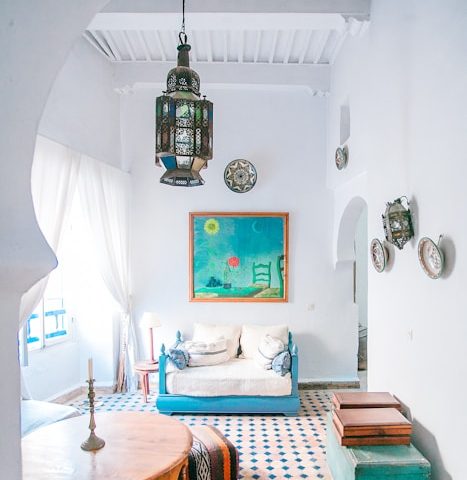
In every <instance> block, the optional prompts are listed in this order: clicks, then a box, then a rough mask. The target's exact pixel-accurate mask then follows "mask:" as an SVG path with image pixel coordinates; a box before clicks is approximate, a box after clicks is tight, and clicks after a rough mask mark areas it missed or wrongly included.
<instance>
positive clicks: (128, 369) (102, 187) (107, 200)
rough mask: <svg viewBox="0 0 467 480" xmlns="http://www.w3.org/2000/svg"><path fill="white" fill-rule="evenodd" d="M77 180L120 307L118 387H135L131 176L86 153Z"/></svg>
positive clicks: (101, 264)
mask: <svg viewBox="0 0 467 480" xmlns="http://www.w3.org/2000/svg"><path fill="white" fill-rule="evenodd" d="M78 184H79V193H80V197H81V204H82V207H83V214H84V216H85V217H86V218H87V221H88V223H89V226H90V228H91V232H92V235H93V239H94V243H95V246H96V254H97V255H96V256H97V258H98V262H99V268H100V271H101V274H102V277H103V279H104V283H105V284H106V286H107V288H108V289H109V291H110V293H111V294H112V296H113V298H114V299H115V300H116V301H117V303H118V304H119V306H120V309H121V315H122V321H121V327H120V355H119V366H118V378H117V390H118V391H123V390H125V389H127V390H129V391H134V390H136V387H137V384H136V378H135V375H134V373H133V366H134V362H135V358H136V345H137V344H136V332H135V329H134V324H133V321H132V318H131V298H130V287H129V215H130V208H129V201H130V176H129V174H127V173H124V172H122V171H121V170H117V169H116V168H113V167H110V166H108V165H106V164H103V163H101V162H98V161H96V160H94V159H92V158H89V157H86V156H84V155H83V156H82V159H81V167H80V177H79V182H78Z"/></svg>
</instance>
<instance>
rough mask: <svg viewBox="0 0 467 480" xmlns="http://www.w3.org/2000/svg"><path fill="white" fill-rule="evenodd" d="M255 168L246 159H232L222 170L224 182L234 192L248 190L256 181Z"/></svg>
mask: <svg viewBox="0 0 467 480" xmlns="http://www.w3.org/2000/svg"><path fill="white" fill-rule="evenodd" d="M257 177H258V176H257V174H256V169H255V167H254V166H253V164H252V163H251V162H249V161H248V160H243V159H237V160H232V161H231V162H230V163H229V164H228V165H227V166H226V167H225V170H224V182H225V184H226V185H227V187H229V188H230V190H232V192H236V193H246V192H249V191H250V190H251V189H252V188H253V187H254V186H255V183H256V179H257Z"/></svg>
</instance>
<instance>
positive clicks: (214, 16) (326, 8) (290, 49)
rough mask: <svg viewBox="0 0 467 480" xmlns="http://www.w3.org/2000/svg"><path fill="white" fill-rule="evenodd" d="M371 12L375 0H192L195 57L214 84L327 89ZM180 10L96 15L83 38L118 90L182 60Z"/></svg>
mask: <svg viewBox="0 0 467 480" xmlns="http://www.w3.org/2000/svg"><path fill="white" fill-rule="evenodd" d="M369 8H370V1H369V0H345V1H344V0H306V1H305V0H287V1H285V0H267V2H266V1H262V0H255V1H253V0H251V1H247V2H245V1H243V0H236V1H231V0H222V1H221V0H203V1H200V0H187V11H186V33H187V35H188V43H189V44H190V45H191V47H192V49H191V52H190V59H191V62H192V64H193V65H194V68H196V69H197V71H198V73H200V75H203V80H204V78H205V75H207V77H208V79H209V78H210V77H211V78H212V80H211V82H212V81H215V82H216V81H217V82H219V83H248V81H249V80H250V79H251V81H252V82H253V83H257V84H259V83H262V84H276V85H277V84H279V85H287V84H290V83H294V84H296V85H306V86H308V87H310V88H311V89H312V90H313V91H320V92H325V91H326V85H327V84H328V78H329V71H327V70H326V68H329V66H331V65H332V64H333V62H334V60H335V58H336V56H337V55H338V53H339V51H340V49H341V47H342V45H343V43H344V42H345V40H346V38H347V37H348V36H349V35H356V34H360V33H361V32H363V31H364V30H365V29H366V26H367V25H368V20H369ZM180 10H181V0H179V1H172V0H171V1H169V0H158V1H154V0H151V1H148V0H131V1H129V0H113V1H111V2H110V3H109V4H108V7H107V8H106V9H105V11H103V12H101V13H99V14H98V15H96V17H95V18H94V19H93V21H92V22H91V24H90V25H89V26H88V28H87V30H86V31H85V33H84V36H85V38H86V39H87V40H88V41H89V42H90V44H91V45H92V46H93V47H94V48H95V49H96V50H97V51H98V52H99V53H100V54H101V55H103V56H104V57H105V58H106V59H108V60H109V61H111V62H113V63H115V64H116V66H117V68H118V70H117V71H116V88H117V89H118V88H122V87H124V88H133V87H134V85H136V84H140V85H141V84H143V83H144V84H147V83H148V82H149V83H151V82H152V81H154V82H156V81H157V82H160V81H163V78H162V77H161V78H159V76H160V74H159V70H160V69H161V67H162V68H163V70H164V71H166V70H167V68H170V67H168V66H169V65H174V64H175V63H176V58H177V45H178V43H179V40H178V32H179V31H180V25H181V19H182V15H181V11H180ZM138 65H139V66H140V69H139V70H135V68H136V66H138ZM221 66H222V69H221V70H219V69H220V68H221ZM153 67H154V68H156V70H154V68H153ZM141 68H143V70H141ZM203 69H204V72H205V73H204V72H203ZM210 69H211V70H210ZM212 69H214V70H212ZM211 73H212V75H211ZM234 77H238V78H234ZM241 78H242V79H241ZM152 79H153V80H152ZM245 80H247V81H245Z"/></svg>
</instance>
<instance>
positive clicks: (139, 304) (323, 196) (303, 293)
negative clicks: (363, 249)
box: [122, 85, 357, 380]
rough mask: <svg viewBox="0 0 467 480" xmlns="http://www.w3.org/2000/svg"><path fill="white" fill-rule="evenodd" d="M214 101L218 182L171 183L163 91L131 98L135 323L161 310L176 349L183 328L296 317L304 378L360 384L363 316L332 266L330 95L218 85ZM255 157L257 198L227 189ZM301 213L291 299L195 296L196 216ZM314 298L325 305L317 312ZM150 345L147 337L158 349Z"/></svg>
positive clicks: (128, 155) (212, 169)
mask: <svg viewBox="0 0 467 480" xmlns="http://www.w3.org/2000/svg"><path fill="white" fill-rule="evenodd" d="M202 87H203V85H202ZM203 90H206V92H203V93H207V95H208V98H209V99H210V100H212V101H213V102H214V109H215V110H214V159H213V160H212V161H210V163H209V168H208V169H207V170H204V171H202V175H203V176H204V178H205V180H206V185H204V186H202V187H197V188H191V189H190V188H176V187H169V186H166V185H162V184H160V183H159V178H160V176H161V175H162V173H163V172H164V170H163V169H158V168H156V167H155V166H154V162H153V151H154V98H155V97H156V96H157V95H159V94H160V91H156V90H138V91H137V92H136V93H135V94H133V95H128V96H124V97H122V131H123V138H122V142H123V145H124V151H123V162H124V163H131V165H132V167H131V173H132V179H133V212H132V214H133V226H132V265H133V292H134V298H133V305H134V310H135V314H136V315H135V318H136V319H138V318H139V317H140V315H141V314H142V312H143V311H145V310H149V311H157V312H159V314H160V316H161V319H162V324H163V326H162V328H160V329H158V330H156V332H155V333H156V340H155V342H156V343H157V344H159V343H160V342H161V341H162V340H164V341H165V342H166V343H169V344H171V343H172V342H173V340H174V338H175V331H176V330H177V329H180V330H182V331H183V332H184V333H186V334H187V335H190V334H191V331H192V324H193V322H195V321H209V322H219V323H238V324H242V323H259V324H273V323H287V324H288V325H289V326H290V328H291V330H292V332H293V333H294V334H295V338H296V340H297V342H298V346H299V349H300V377H301V378H302V379H312V380H319V379H334V380H349V379H350V380H354V379H356V358H357V356H356V353H357V336H356V335H357V325H356V318H353V317H352V318H350V319H349V318H346V317H345V316H344V315H345V314H344V315H343V313H342V312H345V310H346V308H345V305H347V304H348V303H351V302H352V296H351V289H352V285H351V283H350V284H349V285H346V286H345V288H347V287H348V292H349V294H348V295H347V296H346V297H345V299H343V298H344V297H343V296H341V297H339V299H337V300H336V297H335V292H336V289H338V288H341V287H340V283H339V282H340V280H339V273H335V272H334V268H333V264H332V248H331V238H332V228H331V225H332V219H331V217H332V208H333V205H332V199H331V196H330V193H329V191H328V190H327V189H326V187H325V174H326V170H325V162H324V158H325V138H326V126H325V116H326V99H324V98H312V97H311V96H310V95H309V93H308V92H307V91H306V90H305V89H265V88H243V89H239V88H215V89H214V88H213V87H211V88H208V87H206V86H204V88H203ZM235 158H246V159H248V160H250V161H252V162H253V164H254V165H255V166H256V168H257V171H258V182H257V184H256V186H255V187H254V189H253V190H252V191H251V192H249V193H246V194H237V193H233V192H231V191H230V190H228V188H227V187H226V186H225V184H224V181H223V172H224V168H225V166H226V164H227V163H228V162H229V161H231V160H233V159H235ZM190 211H288V212H290V252H289V259H290V264H289V274H290V275H289V302H288V303H283V304H281V303H269V304H268V303H261V304H258V303H190V302H189V301H188V212H190ZM309 305H313V306H314V310H312V309H313V306H312V307H311V308H310V309H309ZM146 344H147V342H144V347H146Z"/></svg>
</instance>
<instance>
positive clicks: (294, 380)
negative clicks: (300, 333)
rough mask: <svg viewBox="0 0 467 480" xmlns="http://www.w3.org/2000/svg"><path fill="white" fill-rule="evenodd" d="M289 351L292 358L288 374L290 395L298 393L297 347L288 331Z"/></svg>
mask: <svg viewBox="0 0 467 480" xmlns="http://www.w3.org/2000/svg"><path fill="white" fill-rule="evenodd" d="M289 352H290V356H291V358H292V365H291V368H290V375H291V377H292V395H298V347H297V344H296V343H294V341H293V338H292V333H291V332H289Z"/></svg>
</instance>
